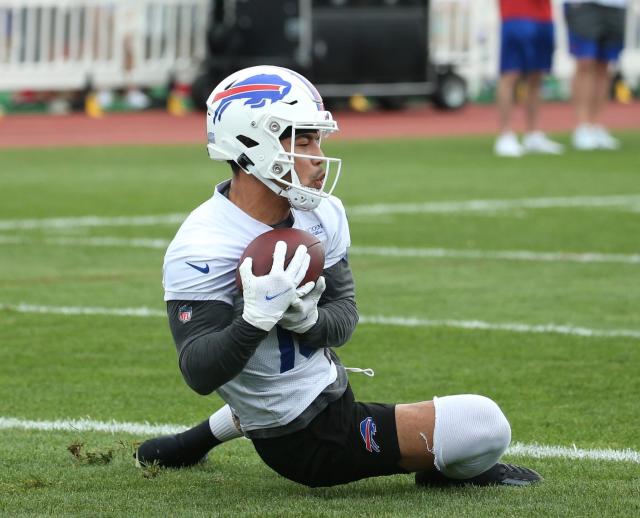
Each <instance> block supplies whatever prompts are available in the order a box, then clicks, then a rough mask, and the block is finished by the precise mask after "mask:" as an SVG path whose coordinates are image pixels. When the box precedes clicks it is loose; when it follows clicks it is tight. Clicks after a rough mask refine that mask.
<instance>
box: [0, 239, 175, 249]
mask: <svg viewBox="0 0 640 518" xmlns="http://www.w3.org/2000/svg"><path fill="white" fill-rule="evenodd" d="M38 244H45V245H56V246H98V247H99V246H114V247H125V248H153V249H158V250H165V249H166V248H167V246H169V240H168V239H159V238H158V239H151V238H122V237H108V236H107V237H45V238H42V239H37V238H29V237H24V236H0V245H38Z"/></svg>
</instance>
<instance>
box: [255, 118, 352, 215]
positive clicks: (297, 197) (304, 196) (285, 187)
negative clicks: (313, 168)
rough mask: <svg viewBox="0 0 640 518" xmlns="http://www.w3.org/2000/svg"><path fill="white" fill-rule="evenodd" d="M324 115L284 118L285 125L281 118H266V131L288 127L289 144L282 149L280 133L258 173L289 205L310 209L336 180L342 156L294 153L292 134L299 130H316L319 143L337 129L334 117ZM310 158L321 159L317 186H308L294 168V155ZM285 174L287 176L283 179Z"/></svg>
mask: <svg viewBox="0 0 640 518" xmlns="http://www.w3.org/2000/svg"><path fill="white" fill-rule="evenodd" d="M327 115H328V118H327V119H325V120H322V121H320V122H288V121H287V122H285V123H286V124H287V126H286V127H283V126H282V121H278V120H275V119H273V118H271V119H270V120H267V121H266V125H267V126H268V128H267V129H268V131H271V132H272V133H274V134H275V133H280V134H281V135H282V129H284V130H285V131H286V130H287V129H290V133H291V135H290V146H289V149H285V148H284V146H283V145H282V140H283V139H282V136H280V137H279V138H278V140H279V144H280V151H279V152H278V154H277V155H276V157H275V159H274V160H273V162H272V163H271V165H270V167H269V168H268V169H267V171H266V172H265V174H264V176H263V177H259V179H260V180H261V181H263V182H264V183H265V184H266V185H267V186H268V187H269V188H271V189H272V190H273V191H274V192H276V193H277V194H279V195H280V196H283V197H285V198H287V199H288V200H289V203H290V204H291V206H292V207H293V208H295V209H299V210H313V209H315V208H316V207H317V206H318V205H319V204H320V202H321V201H322V200H323V199H324V198H328V197H329V196H331V194H332V193H333V190H334V189H335V187H336V184H337V183H338V179H339V177H340V171H341V169H342V160H341V159H339V158H333V157H326V156H317V155H306V154H303V153H296V150H295V149H296V136H298V135H300V134H301V133H306V132H314V133H318V136H319V138H320V144H322V140H323V139H324V138H325V137H326V136H328V135H330V134H331V133H333V132H334V131H337V125H336V123H335V121H333V120H332V119H331V116H330V114H328V112H327ZM296 158H297V159H303V160H313V161H320V162H323V166H322V168H323V171H324V175H323V179H322V186H321V187H320V188H318V189H317V188H314V187H309V186H307V185H304V184H303V183H302V182H301V181H300V175H299V174H298V172H297V171H296V168H295V159H296ZM287 177H288V179H287Z"/></svg>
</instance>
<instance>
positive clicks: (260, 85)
mask: <svg viewBox="0 0 640 518" xmlns="http://www.w3.org/2000/svg"><path fill="white" fill-rule="evenodd" d="M290 90H291V83H289V82H288V81H285V80H284V79H282V78H281V77H280V76H278V75H275V74H259V75H256V76H251V77H248V78H247V79H244V80H242V81H238V82H237V83H234V84H233V85H232V86H231V87H229V88H228V89H226V90H223V91H222V92H218V93H217V94H216V95H215V96H214V97H213V101H212V103H216V102H218V101H221V102H220V105H219V106H218V107H217V108H216V111H215V113H214V114H213V123H214V124H215V122H216V121H219V120H221V118H222V114H223V113H224V111H225V110H226V109H227V108H228V107H229V105H230V104H231V103H232V102H233V101H241V100H244V101H245V103H244V104H245V105H249V106H250V107H251V108H262V107H263V106H265V105H266V103H267V101H270V102H271V103H275V102H278V101H281V100H282V99H284V97H285V96H286V95H287V94H288V93H289V91H290Z"/></svg>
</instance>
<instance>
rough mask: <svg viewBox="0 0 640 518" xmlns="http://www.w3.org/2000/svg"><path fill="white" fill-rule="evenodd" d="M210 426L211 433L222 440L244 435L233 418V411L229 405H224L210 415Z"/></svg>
mask: <svg viewBox="0 0 640 518" xmlns="http://www.w3.org/2000/svg"><path fill="white" fill-rule="evenodd" d="M209 427H210V428H211V433H212V434H213V435H214V436H215V438H216V439H218V440H219V441H220V442H226V441H230V440H231V439H235V438H237V437H242V432H241V431H240V430H239V429H238V427H237V426H236V423H235V421H234V419H233V412H231V407H230V406H229V405H224V406H223V407H222V408H221V409H219V410H218V411H216V412H215V413H214V414H213V415H212V416H211V417H209Z"/></svg>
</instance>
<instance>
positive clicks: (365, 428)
mask: <svg viewBox="0 0 640 518" xmlns="http://www.w3.org/2000/svg"><path fill="white" fill-rule="evenodd" d="M375 434H376V423H375V421H374V420H373V417H365V418H364V419H363V420H362V421H360V435H361V436H362V440H363V441H364V447H365V448H366V449H367V451H368V452H370V453H373V452H375V453H380V446H378V445H377V444H376V441H375V440H374V438H373V436H374V435H375Z"/></svg>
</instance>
